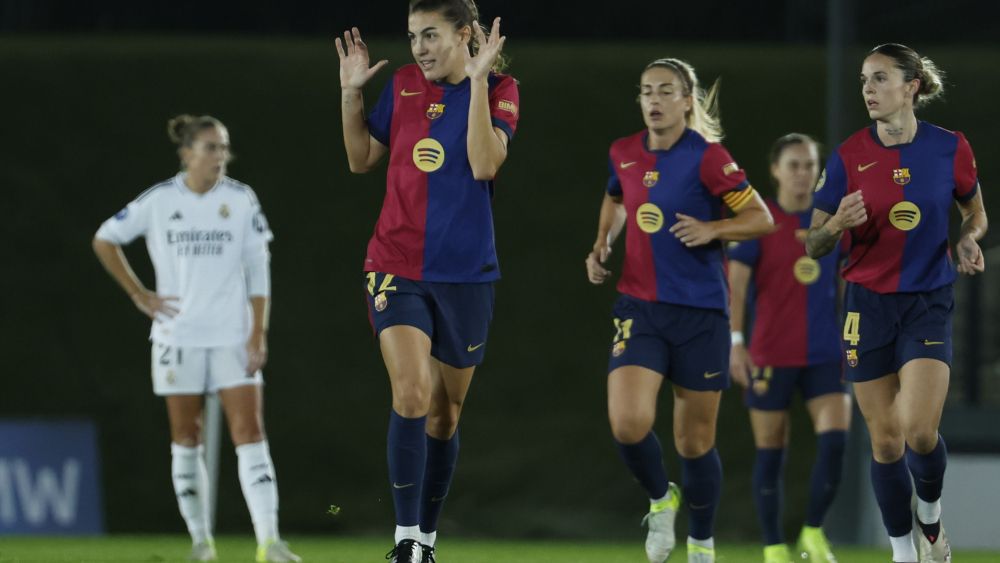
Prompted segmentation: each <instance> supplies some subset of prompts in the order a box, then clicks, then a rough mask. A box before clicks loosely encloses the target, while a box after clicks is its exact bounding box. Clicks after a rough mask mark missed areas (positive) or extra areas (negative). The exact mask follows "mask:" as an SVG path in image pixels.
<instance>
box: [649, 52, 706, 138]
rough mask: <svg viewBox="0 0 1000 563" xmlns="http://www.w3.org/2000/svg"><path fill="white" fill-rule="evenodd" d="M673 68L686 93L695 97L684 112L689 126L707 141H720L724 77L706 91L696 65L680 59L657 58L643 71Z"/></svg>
mask: <svg viewBox="0 0 1000 563" xmlns="http://www.w3.org/2000/svg"><path fill="white" fill-rule="evenodd" d="M654 67H659V68H665V69H668V70H671V71H673V72H674V74H676V75H677V76H679V77H680V79H681V83H683V85H684V95H685V96H691V97H692V98H693V100H692V102H693V103H692V104H691V109H690V110H689V111H688V112H687V113H685V114H684V120H685V121H686V122H687V126H688V128H690V129H693V130H695V131H697V132H698V133H700V134H701V136H702V137H704V138H705V140H706V141H708V142H710V143H718V142H719V141H721V140H722V137H723V132H722V121H721V119H720V118H719V88H720V85H721V84H722V79H721V78H718V79H716V80H715V82H714V83H713V84H712V87H711V88H709V89H708V91H707V92H706V91H705V89H704V88H702V87H701V83H700V82H698V75H697V74H695V71H694V67H693V66H691V65H690V64H688V63H687V62H685V61H682V60H680V59H669V58H667V59H656V60H655V61H653V62H651V63H649V64H648V65H646V68H645V69H643V72H645V71H647V70H649V69H651V68H654Z"/></svg>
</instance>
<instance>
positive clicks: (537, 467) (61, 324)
mask: <svg viewBox="0 0 1000 563" xmlns="http://www.w3.org/2000/svg"><path fill="white" fill-rule="evenodd" d="M371 44H372V52H373V53H374V54H375V56H376V57H383V56H385V57H388V58H389V59H390V61H391V66H392V67H396V66H399V65H401V64H404V63H407V62H409V60H410V59H409V54H408V52H407V51H406V47H405V45H404V44H403V43H402V42H400V41H392V42H383V41H377V40H373V41H371ZM508 47H509V53H510V54H511V55H512V57H513V66H512V73H513V74H514V75H515V76H516V77H517V78H519V79H520V82H521V83H520V92H521V122H520V127H519V130H518V134H517V136H516V138H515V139H514V141H513V143H512V144H511V152H510V157H509V160H508V162H507V164H506V165H505V166H504V168H503V170H502V172H501V175H500V177H499V179H498V182H497V196H496V204H495V215H496V223H497V244H498V247H499V253H500V260H501V267H502V270H503V274H504V278H503V280H502V281H501V282H500V283H499V284H498V286H497V311H496V320H495V323H494V325H493V328H492V333H491V338H490V341H489V351H488V353H487V360H486V363H485V364H484V365H483V366H482V368H480V370H479V371H478V373H477V376H476V380H475V382H474V384H473V387H472V391H471V393H470V396H469V398H468V403H467V410H466V414H465V417H464V419H463V422H462V441H463V445H462V448H463V449H462V457H461V461H460V465H459V471H458V475H457V477H456V482H455V486H454V489H453V494H452V495H451V497H450V498H449V501H448V507H447V509H446V511H445V516H444V520H443V524H442V529H443V530H444V531H445V532H446V533H448V534H469V535H503V536H523V537H535V536H538V537H540V536H546V537H551V536H566V537H571V536H582V535H587V536H594V535H597V536H609V537H629V536H636V535H638V534H639V533H640V531H639V528H638V524H639V518H640V517H641V516H642V514H643V512H644V508H645V507H644V503H645V501H644V499H643V495H642V493H641V492H640V489H639V488H638V486H637V485H635V484H634V483H633V482H632V481H631V480H630V478H629V477H628V476H627V473H626V471H625V469H624V468H623V467H622V466H621V464H620V463H619V461H618V459H617V455H616V453H615V450H614V447H613V445H612V442H611V439H610V433H609V431H608V427H607V422H606V415H605V395H604V379H605V365H606V356H607V346H608V343H609V340H610V337H611V335H612V330H611V324H610V321H609V312H610V308H611V304H612V301H613V299H614V296H615V292H614V289H613V287H611V286H608V287H602V288H595V287H593V286H590V285H589V284H588V283H587V282H586V279H585V276H584V269H583V259H584V256H585V255H586V253H587V252H588V250H589V248H590V245H591V244H592V242H593V237H594V230H595V222H596V214H597V208H598V205H599V201H600V199H601V194H602V189H603V186H604V183H605V180H606V174H607V161H606V158H607V157H606V154H607V148H608V145H609V144H610V142H611V141H612V140H613V139H615V138H616V137H619V136H623V135H627V134H630V133H632V132H634V131H636V130H638V129H640V128H641V127H642V122H641V119H640V115H639V112H638V110H637V107H636V104H635V102H634V99H635V95H636V91H637V90H636V84H637V81H638V76H639V72H640V71H641V69H642V67H643V66H644V64H645V63H646V62H648V61H649V60H651V59H653V58H657V57H661V56H678V57H682V58H685V59H687V60H690V61H691V62H692V63H693V64H694V65H695V66H696V67H697V68H698V70H699V73H700V75H701V77H702V80H703V81H704V82H710V81H711V80H713V79H714V78H715V77H718V76H723V77H724V82H723V88H722V115H723V124H724V126H725V128H726V130H727V139H726V144H727V146H728V147H729V149H730V151H731V152H732V153H733V154H734V155H735V157H736V159H737V160H738V161H739V162H740V164H742V165H743V166H744V167H745V168H746V169H747V170H748V172H749V174H750V178H751V180H752V181H753V182H754V184H755V185H756V186H757V187H758V189H760V190H762V191H764V192H770V186H769V182H768V179H767V172H766V171H767V167H766V162H765V154H766V152H767V149H768V147H769V144H770V142H771V141H772V140H773V139H774V138H776V137H777V136H779V135H781V134H783V133H786V132H789V131H793V130H795V131H801V132H806V133H810V134H813V135H816V136H818V137H819V138H823V137H824V136H825V132H824V130H823V124H824V103H825V98H824V81H825V68H824V66H823V64H824V61H825V58H824V53H823V51H822V50H821V49H818V48H813V47H803V46H796V47H795V48H793V49H790V48H785V47H782V46H773V47H768V46H746V45H722V46H691V45H671V44H632V45H627V46H623V45H620V44H612V43H603V44H595V43H587V44H561V43H531V44H526V43H524V42H521V41H518V40H517V39H516V38H511V39H510V40H509V42H508ZM918 47H923V46H918ZM924 50H925V51H926V52H927V54H929V55H930V56H932V57H933V58H934V59H935V60H936V61H937V62H938V63H939V64H940V66H942V67H943V68H944V69H946V70H947V71H949V76H950V80H949V86H950V92H949V93H948V95H947V98H946V100H945V101H944V102H943V103H937V104H935V105H932V106H931V107H930V108H928V109H927V110H926V112H925V113H923V114H922V115H923V117H925V118H927V119H929V120H931V121H936V122H939V123H940V124H942V125H943V126H946V127H949V128H954V129H961V130H963V131H964V132H966V134H967V136H968V138H969V139H970V141H971V142H972V145H973V147H974V148H975V149H976V151H977V156H978V161H979V165H980V172H981V178H982V179H983V182H984V184H985V193H986V199H987V201H988V202H990V203H992V201H991V200H992V199H993V198H992V197H991V196H990V193H991V192H990V188H991V184H992V180H991V179H992V178H996V177H997V175H998V174H997V172H998V167H1000V164H998V161H1000V158H998V157H1000V154H998V152H1000V151H998V149H997V148H996V146H995V141H994V135H995V131H994V130H995V127H996V124H997V123H998V122H1000V119H998V118H1000V115H998V114H1000V110H998V109H997V106H996V104H995V103H994V102H993V100H992V98H993V94H994V93H995V92H996V91H998V89H1000V78H998V76H997V75H996V73H994V72H986V69H991V68H996V67H997V63H998V62H1000V50H992V51H983V50H982V49H975V50H973V49H971V48H970V49H961V48H954V47H948V48H944V47H938V48H935V47H934V46H933V45H931V46H926V47H924ZM862 53H863V50H861V49H859V50H857V51H856V52H855V54H856V56H854V57H853V58H851V59H850V60H851V61H853V62H852V66H851V67H849V68H848V69H847V71H845V76H844V79H845V89H847V90H849V95H850V96H851V98H850V99H851V100H852V105H851V106H850V109H851V111H850V112H849V114H848V115H849V116H850V117H849V123H846V124H845V127H846V129H847V130H854V129H856V128H859V127H862V126H864V125H865V123H866V116H865V114H864V112H863V108H862V105H861V103H860V102H861V100H860V99H859V97H858V96H857V95H856V94H857V92H858V88H857V86H856V84H857V83H856V80H855V78H854V77H855V76H856V74H857V69H858V67H859V65H860V60H861V54H862ZM0 76H3V77H4V81H3V82H4V83H3V86H2V88H0V107H3V109H4V113H3V118H2V120H0V162H2V164H0V186H2V189H3V199H4V203H3V205H2V208H3V210H4V213H3V216H4V221H3V222H2V223H0V225H2V226H0V228H2V229H3V235H4V236H3V238H4V244H3V245H2V248H0V263H2V264H3V268H4V272H3V275H2V276H0V295H2V304H0V342H2V350H3V362H2V365H3V375H2V378H0V382H2V383H0V386H2V392H0V416H5V417H15V416H17V417H21V416H27V417H36V416H37V417H88V418H92V419H94V420H96V421H97V423H98V425H99V428H100V447H101V453H102V456H103V463H104V469H103V474H104V487H105V491H106V495H105V496H106V501H107V504H106V511H107V520H108V528H109V529H110V530H111V531H155V532H162V531H168V530H173V531H176V532H181V531H182V530H183V526H182V524H181V521H180V519H179V517H178V516H177V514H176V506H175V504H174V499H173V495H172V494H171V486H170V477H169V449H168V445H169V435H168V431H167V424H166V413H165V410H164V406H163V404H162V400H160V399H158V398H156V397H154V396H153V395H152V393H151V389H150V381H149V373H148V363H149V351H148V343H147V341H146V334H147V331H148V322H147V320H146V319H145V318H144V317H143V316H142V315H140V314H139V313H138V312H137V311H136V310H135V309H134V307H133V306H132V304H131V303H130V302H129V300H128V299H127V298H126V297H125V296H124V295H123V294H122V293H121V291H120V290H119V289H118V288H117V287H116V286H115V285H114V284H113V283H112V282H111V280H110V279H109V278H108V277H107V275H106V274H105V273H104V272H103V271H102V270H101V268H100V266H99V265H98V263H97V261H96V260H95V259H94V257H93V255H92V253H91V251H90V238H91V237H92V236H93V233H94V231H95V230H96V229H97V227H98V225H99V224H100V223H101V221H103V220H104V219H105V218H107V217H108V216H110V215H111V214H113V213H114V212H116V211H117V210H118V209H120V208H121V207H122V206H123V205H124V204H125V203H126V202H127V201H129V200H130V199H131V198H133V197H134V196H135V195H136V194H138V193H139V192H140V191H141V190H143V189H144V188H145V187H147V186H149V185H150V184H152V183H154V182H156V181H158V180H161V179H163V178H166V177H168V176H170V175H172V174H173V173H174V171H175V170H176V166H177V162H176V157H175V155H174V153H173V148H172V146H171V145H170V143H169V142H168V141H167V138H166V135H165V132H164V130H165V123H166V120H167V119H168V118H169V117H171V116H173V115H174V114H177V113H181V112H190V113H210V114H213V115H216V116H217V117H219V118H221V119H222V120H223V121H224V122H225V123H226V124H227V125H228V126H229V129H230V132H231V135H232V141H233V145H234V148H235V151H236V153H237V155H238V158H237V160H236V161H235V162H234V163H233V165H232V167H231V174H232V175H233V176H234V177H236V178H238V179H240V180H243V181H245V182H247V183H249V184H250V185H252V186H253V187H254V188H255V189H256V191H257V194H258V195H259V197H260V199H261V201H262V203H263V205H264V209H265V211H266V212H267V214H268V217H269V219H270V222H271V224H272V227H273V229H274V232H275V234H276V239H275V241H274V244H273V246H272V253H273V261H272V268H273V280H274V282H273V283H274V310H273V323H272V333H271V339H270V344H271V360H270V363H269V365H268V367H267V369H266V379H267V382H268V383H267V387H266V390H267V391H266V397H267V400H266V404H265V407H266V420H267V427H268V433H269V436H270V441H271V448H272V452H273V455H274V458H275V461H276V465H277V468H278V474H279V476H280V479H279V483H280V487H281V503H282V513H281V518H282V522H283V528H284V529H285V530H286V531H296V532H322V533H359V532H384V531H385V530H387V529H389V528H390V526H391V524H392V516H391V515H392V507H391V500H390V498H389V497H388V495H387V493H388V491H387V487H386V485H387V482H386V481H387V477H386V471H385V463H384V435H385V430H386V421H387V417H388V412H389V387H388V384H387V378H386V376H385V373H384V369H383V367H382V364H381V360H380V357H379V355H378V352H377V349H376V347H375V343H374V341H373V339H372V337H371V333H370V329H369V328H368V324H367V319H366V312H365V308H364V301H363V298H362V293H361V283H362V276H361V271H360V269H361V263H362V259H363V253H364V249H365V244H366V241H367V239H368V237H369V235H370V233H371V231H372V227H373V225H374V221H375V219H376V217H377V214H378V210H379V207H380V205H381V201H382V196H383V193H384V168H380V169H379V170H376V171H374V172H372V173H371V174H368V175H365V176H355V175H351V174H349V173H348V170H347V165H346V162H345V158H344V154H343V146H342V141H341V132H340V115H339V103H340V99H339V88H338V82H337V58H336V54H335V52H334V49H333V45H332V42H327V41H291V40H266V41H264V40H256V41H255V40H224V39H218V40H209V39H184V38H176V37H175V38H141V39H140V38H135V39H127V38H117V39H100V38H94V37H90V36H77V37H62V38H58V39H55V38H44V37H39V38H30V37H27V38H26V37H21V38H4V39H0ZM388 76H389V72H388V71H383V72H382V73H381V74H380V75H379V76H378V77H377V78H376V79H375V80H374V83H373V84H372V85H370V86H369V87H368V89H367V90H366V98H367V100H368V101H369V103H373V101H374V98H375V96H376V95H377V92H378V90H379V88H380V87H381V85H382V84H383V83H384V81H385V80H386V79H387V78H388ZM853 102H857V103H853ZM992 240H996V237H995V236H994V237H992ZM988 245H989V243H987V246H988ZM128 255H129V257H130V259H132V261H133V263H134V264H135V265H136V266H137V269H138V271H139V272H140V273H141V275H142V277H143V279H144V280H146V281H147V283H149V284H151V283H152V276H151V271H150V267H149V263H148V259H147V258H146V257H145V249H144V248H143V245H142V244H141V243H140V244H135V245H133V246H132V247H131V248H130V249H129V251H128ZM618 258H619V259H620V253H619V256H618ZM613 269H617V262H616V263H615V266H613ZM661 404H662V409H661V411H662V412H663V413H664V415H665V416H663V418H662V420H661V421H660V422H659V423H658V425H657V427H658V429H659V432H660V434H661V436H663V437H664V439H665V440H664V441H665V443H666V444H669V438H668V437H669V436H670V424H669V416H666V415H667V414H668V413H669V412H670V410H669V397H668V396H667V395H664V397H663V401H662V403H661ZM795 422H796V423H797V426H796V429H795V432H794V438H795V439H799V438H805V437H806V435H807V434H808V430H807V425H806V424H805V422H806V421H805V419H804V418H803V413H802V410H801V407H800V406H797V407H796V420H795ZM224 443H225V444H226V447H224V448H223V455H224V457H223V468H222V475H221V479H220V487H221V490H220V504H219V528H220V530H222V531H240V532H247V533H249V530H250V525H249V518H248V517H247V515H246V510H245V506H244V504H243V501H242V498H241V497H240V492H239V486H238V483H237V479H236V473H235V461H234V455H233V453H232V450H231V448H229V447H228V441H226V442H224ZM796 443H797V444H801V445H797V446H796V449H795V453H796V455H794V456H793V457H792V458H791V460H790V466H789V475H790V476H791V484H790V486H789V501H790V502H789V506H788V509H787V516H788V520H789V521H790V522H792V524H790V526H795V525H796V523H797V522H799V521H800V519H801V516H802V514H803V510H804V508H803V507H804V486H797V485H796V483H802V482H803V481H804V477H803V476H804V475H806V474H807V471H808V467H809V462H810V458H811V456H812V452H813V450H812V447H811V445H809V444H806V443H802V441H801V440H797V442H796ZM719 444H720V445H719V447H720V450H721V453H722V457H723V460H724V465H725V470H726V483H725V492H724V501H723V503H724V504H723V510H722V511H720V514H719V524H720V535H722V536H726V537H741V538H746V539H749V538H752V537H755V534H756V532H755V530H756V524H755V523H754V519H753V517H752V516H751V515H752V512H751V510H750V497H749V495H748V494H747V489H748V486H749V481H750V470H751V464H752V452H753V448H752V444H751V439H750V433H749V430H748V425H747V422H746V416H745V412H744V411H743V408H742V406H741V403H740V399H739V396H738V394H737V393H736V392H735V391H731V392H729V393H727V394H726V395H725V398H724V401H723V413H722V417H721V421H720V425H719ZM668 465H669V471H670V473H671V475H672V476H673V477H675V478H677V477H679V474H678V466H677V463H676V462H675V460H674V459H673V457H671V458H670V459H669V460H668ZM330 504H337V505H339V506H341V507H342V509H343V510H342V513H341V515H340V516H338V517H336V518H334V517H330V516H326V515H324V512H325V510H326V508H327V507H328V506H329V505H330Z"/></svg>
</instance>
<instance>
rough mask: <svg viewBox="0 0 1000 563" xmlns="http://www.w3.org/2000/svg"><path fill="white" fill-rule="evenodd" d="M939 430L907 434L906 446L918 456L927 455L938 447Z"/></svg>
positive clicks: (916, 431)
mask: <svg viewBox="0 0 1000 563" xmlns="http://www.w3.org/2000/svg"><path fill="white" fill-rule="evenodd" d="M937 441H938V433H937V430H929V429H921V430H915V431H912V432H907V434H906V444H907V445H908V446H910V449H911V450H913V451H915V452H917V453H918V454H926V453H929V452H930V451H932V450H933V449H934V448H935V446H937Z"/></svg>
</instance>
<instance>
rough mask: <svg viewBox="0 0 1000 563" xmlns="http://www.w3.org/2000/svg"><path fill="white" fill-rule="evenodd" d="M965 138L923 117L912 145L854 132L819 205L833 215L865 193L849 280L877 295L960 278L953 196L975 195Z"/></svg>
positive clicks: (830, 165)
mask: <svg viewBox="0 0 1000 563" xmlns="http://www.w3.org/2000/svg"><path fill="white" fill-rule="evenodd" d="M977 186H978V180H977V176H976V161H975V158H974V157H973V154H972V148H971V147H970V146H969V142H968V141H966V140H965V136H964V135H962V134H961V133H958V132H953V131H948V130H946V129H942V128H940V127H937V126H935V125H931V124H930V123H926V122H923V121H920V122H918V124H917V131H916V134H915V135H914V137H913V140H912V141H911V142H909V143H905V144H901V145H894V146H891V147H886V146H884V145H883V144H882V142H881V141H880V140H879V138H878V134H877V133H876V130H875V125H872V126H871V127H868V128H865V129H862V130H861V131H858V132H857V133H855V134H853V135H851V136H850V137H848V139H847V140H846V141H844V142H843V144H841V145H840V146H839V147H838V148H837V150H836V151H834V153H833V154H832V155H831V156H830V159H829V160H828V161H827V165H826V170H825V171H824V172H823V175H822V176H821V177H820V180H819V182H818V183H817V184H816V195H815V207H816V209H820V210H822V211H825V212H826V213H829V214H830V215H834V214H835V213H836V212H837V208H838V207H839V205H840V200H841V199H842V198H843V197H844V196H846V195H848V194H850V193H852V192H855V191H858V190H861V191H862V193H863V197H864V201H865V209H866V211H867V212H868V221H867V222H865V223H863V224H861V225H859V226H857V227H855V228H854V229H851V253H850V259H849V261H848V263H847V267H846V269H845V270H844V278H845V279H846V280H847V281H850V282H853V283H856V284H859V285H862V286H864V287H866V288H868V289H869V290H871V291H874V292H876V293H899V292H903V293H908V292H922V291H931V290H933V289H937V288H939V287H942V286H944V285H948V284H951V283H952V282H953V281H954V280H955V268H954V265H953V264H952V260H951V254H950V251H949V248H948V214H949V210H950V208H951V203H952V200H953V199H957V200H959V201H967V200H969V199H971V198H972V197H973V196H975V195H976V190H977Z"/></svg>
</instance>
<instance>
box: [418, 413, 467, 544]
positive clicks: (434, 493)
mask: <svg viewBox="0 0 1000 563" xmlns="http://www.w3.org/2000/svg"><path fill="white" fill-rule="evenodd" d="M457 462H458V431H457V430H456V431H455V434H454V435H453V436H452V437H451V439H449V440H438V439H437V438H434V437H433V436H427V469H426V471H425V472H424V488H423V492H422V493H421V500H420V531H421V532H423V533H425V534H429V533H431V532H434V531H437V524H438V518H439V517H440V516H441V509H442V508H443V507H444V499H445V497H447V496H448V489H449V488H450V487H451V478H452V476H453V475H455V464H456V463H457Z"/></svg>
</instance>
